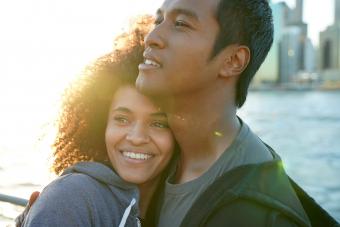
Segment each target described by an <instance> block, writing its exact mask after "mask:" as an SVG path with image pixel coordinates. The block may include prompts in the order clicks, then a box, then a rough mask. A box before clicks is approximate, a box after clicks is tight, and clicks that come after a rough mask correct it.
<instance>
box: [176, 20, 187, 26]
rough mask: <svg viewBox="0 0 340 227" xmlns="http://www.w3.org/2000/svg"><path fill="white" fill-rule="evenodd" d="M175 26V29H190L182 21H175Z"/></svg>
mask: <svg viewBox="0 0 340 227" xmlns="http://www.w3.org/2000/svg"><path fill="white" fill-rule="evenodd" d="M175 26H176V27H190V26H189V25H188V24H187V23H185V22H184V21H182V20H177V21H176V22H175Z"/></svg>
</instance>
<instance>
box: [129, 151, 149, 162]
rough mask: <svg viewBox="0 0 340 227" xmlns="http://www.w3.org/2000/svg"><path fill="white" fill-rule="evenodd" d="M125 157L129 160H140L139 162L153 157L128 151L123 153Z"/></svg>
mask: <svg viewBox="0 0 340 227" xmlns="http://www.w3.org/2000/svg"><path fill="white" fill-rule="evenodd" d="M123 155H124V156H125V157H128V158H132V159H138V160H148V159H149V158H151V157H152V156H151V155H150V154H142V153H133V152H128V151H123Z"/></svg>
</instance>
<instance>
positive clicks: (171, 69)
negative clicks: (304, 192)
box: [136, 0, 219, 96]
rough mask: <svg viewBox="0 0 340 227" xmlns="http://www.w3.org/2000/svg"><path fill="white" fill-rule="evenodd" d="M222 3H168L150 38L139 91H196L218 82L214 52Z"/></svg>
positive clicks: (191, 0) (181, 0) (214, 0)
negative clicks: (218, 13) (217, 10)
mask: <svg viewBox="0 0 340 227" xmlns="http://www.w3.org/2000/svg"><path fill="white" fill-rule="evenodd" d="M217 4H218V0H211V1H207V0H166V1H165V2H164V4H163V5H162V7H161V8H160V9H159V10H158V11H157V15H156V22H155V27H154V29H153V30H152V31H151V32H150V33H149V35H148V36H147V37H146V40H145V43H146V44H145V45H146V49H145V52H144V58H145V61H144V63H142V64H140V65H139V75H138V78H137V82H136V86H137V88H138V89H139V90H140V91H142V92H144V93H147V94H151V95H175V96H176V95H180V94H183V93H189V92H195V91H197V90H201V89H203V88H204V87H207V86H209V85H211V84H212V83H214V82H216V78H217V75H218V70H219V64H218V63H217V62H216V61H215V58H214V59H213V60H211V59H210V58H211V53H212V49H213V46H214V43H215V39H216V36H217V34H218V32H219V25H218V22H217V20H216V18H215V11H216V8H217Z"/></svg>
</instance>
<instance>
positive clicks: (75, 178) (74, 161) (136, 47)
mask: <svg viewBox="0 0 340 227" xmlns="http://www.w3.org/2000/svg"><path fill="white" fill-rule="evenodd" d="M148 24H149V19H148V18H143V19H142V20H140V21H139V23H138V24H137V25H138V26H137V27H136V28H135V29H134V30H133V32H131V33H129V34H125V35H122V36H120V37H119V38H118V39H117V42H116V47H117V48H116V50H115V51H114V52H113V53H111V54H108V55H105V56H103V57H101V58H99V59H98V60H97V61H96V62H95V63H94V64H93V65H91V66H90V67H88V68H87V69H86V70H85V73H84V75H83V77H81V78H80V79H79V80H78V81H75V82H74V83H73V85H72V86H71V87H70V88H69V89H68V90H67V92H66V94H65V97H64V98H65V99H64V102H63V106H62V112H61V116H60V120H59V125H58V126H59V130H58V134H57V137H56V140H55V143H54V163H53V166H52V168H53V170H54V171H55V172H56V173H57V174H60V173H62V174H61V176H60V177H59V178H58V179H56V180H55V181H53V182H52V183H50V184H49V185H48V186H47V187H46V188H45V189H44V190H43V192H42V193H41V194H40V196H39V198H38V199H37V201H36V202H35V204H34V206H32V208H31V209H30V211H29V213H28V216H27V217H26V219H25V221H24V226H138V225H139V221H140V219H143V218H144V217H145V215H146V210H147V208H148V206H149V204H150V200H151V197H152V194H153V193H154V191H155V190H156V188H157V185H158V182H159V181H160V178H161V173H162V171H163V170H164V169H165V168H166V166H167V164H168V163H169V161H170V159H171V157H172V155H173V151H174V147H175V142H174V138H173V135H172V133H171V131H170V129H169V128H168V125H167V118H166V115H165V114H164V113H163V112H162V111H161V110H160V109H159V108H158V107H157V106H155V105H154V104H153V103H152V101H151V100H149V99H148V98H147V97H145V96H144V95H142V94H140V93H139V92H138V91H137V90H136V88H135V87H134V84H135V80H136V77H137V75H138V71H137V70H138V67H137V66H138V64H139V63H140V62H141V61H142V51H143V43H142V40H143V37H144V34H145V31H146V29H147V26H146V25H148ZM136 186H137V187H136Z"/></svg>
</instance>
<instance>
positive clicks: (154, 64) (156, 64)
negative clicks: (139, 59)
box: [144, 59, 161, 67]
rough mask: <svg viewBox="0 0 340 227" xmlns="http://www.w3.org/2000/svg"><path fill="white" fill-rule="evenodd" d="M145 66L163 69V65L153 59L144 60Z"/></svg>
mask: <svg viewBox="0 0 340 227" xmlns="http://www.w3.org/2000/svg"><path fill="white" fill-rule="evenodd" d="M144 64H145V65H150V66H154V67H161V65H160V64H159V63H157V62H155V61H153V60H151V59H145V60H144Z"/></svg>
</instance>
